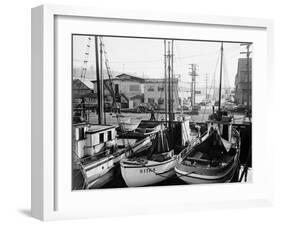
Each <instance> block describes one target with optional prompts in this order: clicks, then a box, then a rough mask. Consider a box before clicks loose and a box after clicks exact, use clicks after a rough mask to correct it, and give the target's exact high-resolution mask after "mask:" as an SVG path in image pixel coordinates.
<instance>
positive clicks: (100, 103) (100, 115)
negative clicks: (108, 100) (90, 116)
mask: <svg viewBox="0 0 281 226" xmlns="http://www.w3.org/2000/svg"><path fill="white" fill-rule="evenodd" d="M95 53H96V75H97V91H98V120H99V124H104V115H103V111H104V104H103V96H104V95H103V77H102V73H100V63H102V62H99V59H101V58H99V45H98V36H97V35H96V36H95Z"/></svg>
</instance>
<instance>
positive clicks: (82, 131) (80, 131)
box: [78, 127, 85, 140]
mask: <svg viewBox="0 0 281 226" xmlns="http://www.w3.org/2000/svg"><path fill="white" fill-rule="evenodd" d="M78 132H79V140H83V139H85V131H84V128H83V127H82V128H79V129H78Z"/></svg>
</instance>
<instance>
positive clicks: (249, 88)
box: [240, 43, 252, 111]
mask: <svg viewBox="0 0 281 226" xmlns="http://www.w3.org/2000/svg"><path fill="white" fill-rule="evenodd" d="M240 45H241V46H246V49H247V51H246V52H240V54H246V57H247V63H246V67H247V109H248V111H249V110H250V94H251V86H250V74H251V73H250V54H251V53H252V52H251V51H250V45H251V44H250V43H243V44H240Z"/></svg>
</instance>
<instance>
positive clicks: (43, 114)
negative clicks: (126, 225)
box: [31, 5, 273, 220]
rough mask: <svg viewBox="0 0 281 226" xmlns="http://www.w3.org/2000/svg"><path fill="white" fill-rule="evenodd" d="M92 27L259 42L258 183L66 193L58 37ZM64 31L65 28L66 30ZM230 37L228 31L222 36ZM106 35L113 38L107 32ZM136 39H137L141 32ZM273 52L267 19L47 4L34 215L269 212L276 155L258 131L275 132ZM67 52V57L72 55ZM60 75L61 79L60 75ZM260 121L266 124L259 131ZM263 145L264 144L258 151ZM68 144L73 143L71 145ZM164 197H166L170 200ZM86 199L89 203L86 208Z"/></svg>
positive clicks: (42, 22)
mask: <svg viewBox="0 0 281 226" xmlns="http://www.w3.org/2000/svg"><path fill="white" fill-rule="evenodd" d="M66 17H67V18H71V20H72V21H71V22H69V21H67V20H65V21H63V20H62V22H56V20H57V19H58V18H59V19H60V18H66ZM86 20H87V21H88V20H89V21H90V22H89V23H92V22H93V23H100V22H102V21H103V20H106V21H109V22H110V23H120V24H121V23H123V22H126V24H127V25H124V26H129V25H128V24H130V25H132V24H133V25H134V23H135V25H134V26H136V24H137V23H138V24H139V25H141V26H143V27H144V30H143V32H144V33H145V32H148V33H147V34H146V33H145V35H144V36H151V35H153V32H154V31H152V30H153V29H149V28H148V27H149V26H152V25H153V26H157V24H158V25H159V26H160V25H161V26H163V25H164V26H165V24H166V25H167V26H170V27H173V26H181V28H184V27H185V26H190V27H194V28H195V29H197V28H198V29H203V30H204V29H207V28H208V27H209V28H210V29H211V30H212V29H219V30H220V31H221V33H216V34H215V32H211V33H210V34H211V36H212V37H211V38H210V37H209V39H214V40H215V39H216V37H217V40H221V39H222V40H232V38H231V29H236V30H237V32H240V33H241V35H242V36H243V35H244V34H245V36H243V37H244V38H245V39H246V41H253V40H252V38H256V43H257V44H256V46H255V50H257V51H255V52H257V53H256V54H257V55H256V59H257V60H256V61H255V62H254V63H253V79H254V80H255V82H254V86H253V112H254V114H253V165H254V166H255V167H256V169H255V173H254V180H253V183H251V184H227V185H223V186H221V185H202V186H170V187H161V188H159V187H153V188H151V187H150V188H130V189H109V190H92V191H86V192H85V191H82V192H77V191H75V192H73V191H71V187H69V188H67V186H68V185H69V180H70V174H71V173H70V172H69V174H67V170H64V169H63V168H65V169H68V168H69V164H70V161H71V159H68V157H66V158H65V159H63V158H62V154H63V153H62V150H61V149H60V148H59V147H61V144H58V143H60V142H58V140H57V138H56V137H57V136H58V135H59V133H60V132H59V129H58V127H60V128H61V126H63V125H66V124H64V123H62V124H61V125H59V124H60V123H61V122H60V121H59V119H60V118H61V117H59V114H60V112H58V109H61V106H60V105H58V104H59V103H62V102H61V101H63V98H67V97H69V96H66V97H62V99H60V97H59V96H60V92H62V89H63V91H66V92H68V91H69V89H70V86H71V85H70V83H69V84H68V83H66V85H65V84H64V85H62V83H61V79H64V77H63V75H62V74H61V71H60V69H58V68H56V67H58V65H57V63H58V61H59V62H64V61H60V56H57V54H60V53H58V52H61V51H62V50H63V49H61V50H57V49H59V48H60V46H58V43H59V41H58V42H56V35H57V33H59V32H60V30H58V29H61V31H63V32H65V33H64V34H63V35H68V34H69V32H71V29H73V30H75V27H78V26H79V24H80V25H81V23H86V22H85V21H86ZM73 21H74V22H73ZM75 21H77V24H75ZM91 21H92V22H91ZM69 23H72V25H73V27H70V26H68V25H67V24H69ZM87 23H88V22H87ZM64 26H65V28H66V29H65V30H64ZM67 26H68V27H67ZM106 26H109V27H110V26H112V25H110V24H109V25H106ZM120 26H123V25H120ZM146 27H147V29H146ZM79 29H81V31H79V32H84V33H85V32H86V31H87V29H88V28H84V27H83V26H80V28H79ZM100 29H101V28H100ZM107 29H108V27H107ZM112 29H113V27H112ZM175 29H176V28H175ZM203 30H202V31H203ZM224 30H226V31H227V30H229V31H228V32H225V33H224V32H223V31H224ZM149 31H151V33H149ZM90 32H91V31H90ZM104 32H107V33H109V34H111V33H110V31H108V30H107V31H106V30H105V31H104ZM122 32H123V33H122V35H124V34H125V35H126V32H129V31H124V30H123V31H122ZM130 32H136V33H138V32H140V31H139V30H138V31H130ZM163 32H164V30H163ZM165 32H167V33H165V34H164V33H162V34H159V35H167V34H168V33H169V32H171V31H165ZM255 32H256V33H255ZM73 33H75V31H73ZM160 33H161V31H160ZM195 33H196V32H195ZM257 34H258V35H257ZM174 35H177V34H174ZM201 35H202V37H203V39H204V36H203V35H205V36H206V34H204V32H201ZM170 36H173V34H170ZM199 36H200V35H198V37H199ZM242 36H240V37H242ZM62 37H63V36H62ZM198 37H196V34H194V37H192V38H197V39H198ZM202 37H201V38H202ZM232 37H233V39H235V40H239V34H236V36H235V35H234V34H233V36H232ZM58 40H59V38H58ZM241 41H245V40H241ZM254 43H255V41H254ZM272 45H273V22H272V21H271V20H265V19H253V18H236V17H221V16H220V17H218V16H199V15H182V14H170V13H169V14H168V13H163V14H159V13H157V14H155V13H153V12H131V11H130V12H128V11H118V10H101V9H92V8H83V7H82V8H80V7H71V6H57V5H43V6H39V7H36V8H33V9H32V186H31V188H32V191H31V192H32V200H31V213H32V216H34V217H36V218H38V219H41V220H55V219H66V218H68V219H69V218H86V217H87V218H89V217H97V216H116V215H130V214H145V213H157V212H165V211H172V212H175V211H186V210H194V209H205V208H207V209H209V208H232V207H253V206H261V205H270V204H271V203H272V202H273V178H271V177H268V176H266V174H265V173H264V172H263V171H264V170H267V171H270V170H272V169H273V165H272V162H273V161H272V159H273V157H272V156H273V149H272V148H270V143H269V140H268V139H267V137H266V136H264V137H262V136H263V133H261V132H260V131H259V130H263V131H264V134H267V133H266V131H268V130H269V127H268V126H267V125H266V120H267V119H268V117H269V116H268V115H267V114H266V112H264V111H261V109H262V106H261V102H263V103H266V106H267V108H268V107H269V106H270V104H271V102H270V101H267V102H266V101H265V100H266V96H269V95H270V93H271V92H272V89H271V87H272V86H273V79H272V78H273V72H272V68H273V66H272V64H273V46H272ZM69 48H71V46H69ZM68 51H69V50H68ZM65 53H66V54H67V51H65ZM70 58H71V56H69V58H67V57H66V58H65V61H69V60H70ZM58 74H59V75H61V76H57V75H58ZM69 76H70V75H69ZM67 84H68V85H69V87H68V88H67V86H68V85H67ZM63 87H65V88H63ZM261 88H262V89H265V90H266V92H264V93H263V96H262V94H260V93H259V92H258V90H260V89H261ZM265 93H266V94H265ZM58 97H59V98H58ZM57 99H58V100H57ZM59 99H60V100H59ZM69 101H70V99H69ZM255 122H262V123H259V124H257V123H256V124H255ZM66 123H67V122H66ZM58 125H59V126H58ZM70 126H71V124H69V125H68V128H70ZM69 132H70V131H69ZM260 138H263V139H260ZM67 139H70V137H69V136H67V135H65V142H68V141H67ZM63 140H64V139H63ZM257 141H259V144H258V145H257ZM70 142H71V141H70V140H69V145H70ZM264 150H266V156H263V155H262V151H264ZM69 152H70V150H69ZM66 156H67V155H66ZM64 162H65V163H64ZM261 163H263V165H261ZM64 164H65V165H64ZM261 167H263V168H261ZM65 174H66V175H65ZM62 175H64V177H65V178H66V179H65V180H67V181H66V183H64V179H63V178H62ZM218 189H219V191H218ZM152 191H154V192H152ZM155 191H156V192H155ZM208 193H212V194H213V195H212V197H208V196H207V195H208ZM239 193H241V194H239ZM116 194H117V195H116ZM136 194H137V195H136ZM190 194H192V196H191V195H190ZM229 194H231V195H229ZM216 196H217V197H216ZM163 197H165V199H164V200H163ZM196 197H197V198H196ZM86 200H89V201H88V202H87V201H86ZM109 202H110V205H109ZM93 203H94V204H93Z"/></svg>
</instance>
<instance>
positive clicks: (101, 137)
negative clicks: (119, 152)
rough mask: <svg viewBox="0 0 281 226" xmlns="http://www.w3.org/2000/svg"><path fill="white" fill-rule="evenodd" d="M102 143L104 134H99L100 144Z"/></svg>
mask: <svg viewBox="0 0 281 226" xmlns="http://www.w3.org/2000/svg"><path fill="white" fill-rule="evenodd" d="M103 142H104V134H103V133H100V143H103Z"/></svg>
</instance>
